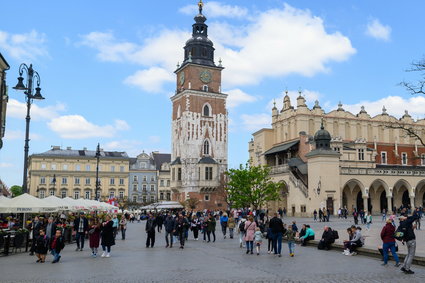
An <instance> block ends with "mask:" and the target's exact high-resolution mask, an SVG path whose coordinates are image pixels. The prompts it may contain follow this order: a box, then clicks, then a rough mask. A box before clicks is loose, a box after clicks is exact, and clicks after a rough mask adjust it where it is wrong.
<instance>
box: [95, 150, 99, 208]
mask: <svg viewBox="0 0 425 283" xmlns="http://www.w3.org/2000/svg"><path fill="white" fill-rule="evenodd" d="M99 159H100V144H97V148H96V190H95V194H96V195H95V198H96V200H97V201H98V200H99V195H98V191H99Z"/></svg>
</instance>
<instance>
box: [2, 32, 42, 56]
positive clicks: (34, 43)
mask: <svg viewBox="0 0 425 283" xmlns="http://www.w3.org/2000/svg"><path fill="white" fill-rule="evenodd" d="M45 43H46V35H45V34H44V33H39V32H37V31H36V30H32V31H30V32H28V33H21V34H10V33H7V32H5V31H1V30H0V49H2V50H4V51H5V52H6V53H7V54H8V55H9V56H10V57H12V58H14V59H17V60H20V61H33V60H36V59H37V58H39V57H45V56H48V55H49V54H48V52H47V47H46V46H45Z"/></svg>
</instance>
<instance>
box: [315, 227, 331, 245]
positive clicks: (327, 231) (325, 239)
mask: <svg viewBox="0 0 425 283" xmlns="http://www.w3.org/2000/svg"><path fill="white" fill-rule="evenodd" d="M333 232H334V231H333V230H332V229H331V227H329V226H325V227H324V228H323V234H322V238H321V239H320V241H319V244H318V245H317V248H318V249H319V250H329V249H330V248H331V245H332V244H333V243H335V238H334V233H333Z"/></svg>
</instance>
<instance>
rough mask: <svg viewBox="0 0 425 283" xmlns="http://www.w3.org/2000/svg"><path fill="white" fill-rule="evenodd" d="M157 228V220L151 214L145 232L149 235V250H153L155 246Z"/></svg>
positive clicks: (147, 240)
mask: <svg viewBox="0 0 425 283" xmlns="http://www.w3.org/2000/svg"><path fill="white" fill-rule="evenodd" d="M155 226H156V219H155V217H154V216H153V214H149V218H148V220H146V227H145V231H146V233H147V238H146V247H147V248H149V246H150V247H151V248H153V246H154V245H155Z"/></svg>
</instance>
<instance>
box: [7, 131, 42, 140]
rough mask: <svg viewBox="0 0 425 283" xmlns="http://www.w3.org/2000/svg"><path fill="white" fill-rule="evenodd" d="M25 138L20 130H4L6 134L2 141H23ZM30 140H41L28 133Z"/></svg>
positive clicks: (38, 136) (37, 136)
mask: <svg viewBox="0 0 425 283" xmlns="http://www.w3.org/2000/svg"><path fill="white" fill-rule="evenodd" d="M24 138H25V133H24V132H23V131H20V130H10V129H6V133H5V135H4V139H5V140H7V141H12V140H22V141H23V140H24ZM30 140H41V135H39V134H36V133H33V132H30Z"/></svg>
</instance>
